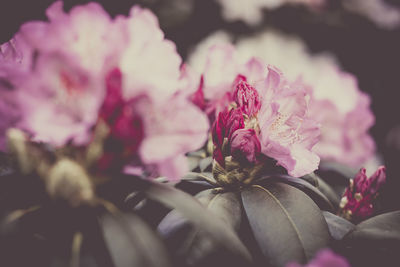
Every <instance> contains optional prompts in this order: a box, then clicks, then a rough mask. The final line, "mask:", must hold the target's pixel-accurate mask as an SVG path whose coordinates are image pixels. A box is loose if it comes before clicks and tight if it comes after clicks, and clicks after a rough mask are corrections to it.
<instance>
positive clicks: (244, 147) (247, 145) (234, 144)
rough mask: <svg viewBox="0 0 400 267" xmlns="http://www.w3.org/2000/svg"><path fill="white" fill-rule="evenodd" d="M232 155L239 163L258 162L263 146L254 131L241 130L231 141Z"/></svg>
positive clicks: (235, 133)
mask: <svg viewBox="0 0 400 267" xmlns="http://www.w3.org/2000/svg"><path fill="white" fill-rule="evenodd" d="M230 145H231V154H232V156H233V157H234V158H235V159H236V160H238V161H243V160H245V161H247V162H250V163H256V162H257V156H258V155H259V154H260V153H261V144H260V140H258V137H257V134H256V132H255V131H254V129H239V130H237V131H235V132H234V133H233V134H232V138H231V140H230Z"/></svg>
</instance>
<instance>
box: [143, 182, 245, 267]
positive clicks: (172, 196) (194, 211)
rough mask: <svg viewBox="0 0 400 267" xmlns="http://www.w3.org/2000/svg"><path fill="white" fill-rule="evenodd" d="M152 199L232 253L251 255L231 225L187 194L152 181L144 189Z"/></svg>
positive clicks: (241, 255) (243, 255) (242, 255)
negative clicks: (183, 218) (172, 210)
mask: <svg viewBox="0 0 400 267" xmlns="http://www.w3.org/2000/svg"><path fill="white" fill-rule="evenodd" d="M144 192H145V193H146V194H147V196H148V197H149V198H151V199H153V200H156V201H159V202H161V203H162V204H164V205H166V206H167V207H170V208H175V209H176V210H177V211H178V212H180V213H181V214H182V215H183V216H184V217H185V218H187V219H188V221H190V222H191V223H193V224H194V225H195V226H196V227H198V228H199V229H201V230H203V231H205V232H207V233H208V234H210V235H211V236H212V237H213V239H214V241H215V242H217V243H218V244H219V245H221V246H223V247H224V248H225V249H227V250H228V251H229V252H231V253H232V254H237V255H238V256H240V257H243V258H245V259H247V260H249V261H250V259H251V256H250V254H249V252H248V251H247V249H246V248H245V247H244V246H243V244H242V242H241V241H240V240H239V238H238V237H237V235H236V234H235V233H234V231H233V229H232V228H231V227H229V226H228V227H227V225H226V223H224V222H223V221H222V220H221V219H220V218H218V217H216V216H214V215H213V213H212V212H210V211H208V210H207V209H206V208H205V207H204V206H203V205H202V204H201V203H200V202H199V201H198V200H196V199H195V198H193V197H192V196H190V195H189V194H187V193H185V192H183V191H180V190H178V189H175V188H173V187H171V186H167V185H164V184H156V183H152V184H151V186H149V187H148V188H147V189H146V190H145V191H144ZM212 218H213V219H212Z"/></svg>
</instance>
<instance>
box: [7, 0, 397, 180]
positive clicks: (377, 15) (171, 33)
mask: <svg viewBox="0 0 400 267" xmlns="http://www.w3.org/2000/svg"><path fill="white" fill-rule="evenodd" d="M52 2H53V1H51V0H39V1H31V0H25V1H23V0H13V1H8V0H3V1H2V5H1V8H0V27H1V28H0V43H3V42H6V41H8V40H9V39H10V38H11V37H12V36H13V34H14V33H15V32H16V31H17V30H18V28H19V27H20V25H21V24H22V23H23V22H25V21H28V20H37V19H40V20H45V19H46V17H45V9H46V8H47V7H48V6H49V5H50V4H51V3H52ZM86 2H89V1H83V0H82V1H76V0H74V1H72V0H65V1H64V3H65V4H64V5H65V8H66V9H67V10H68V9H70V8H71V7H72V6H74V5H76V4H82V3H86ZM97 2H100V3H101V4H102V5H103V7H104V8H105V9H106V10H107V11H108V12H109V13H110V14H111V15H113V16H114V15H116V14H125V15H127V14H128V12H129V9H130V7H131V6H132V5H133V4H141V5H142V6H146V7H148V8H150V9H151V10H153V12H155V13H156V14H157V16H158V17H159V20H160V26H161V28H162V29H163V30H164V32H165V34H166V37H167V38H168V39H171V40H172V41H174V42H175V43H176V45H177V48H178V51H179V53H180V54H181V56H182V57H183V58H184V59H186V58H187V56H188V54H189V53H190V51H192V49H193V48H194V46H195V45H196V44H198V43H199V42H201V41H202V40H203V39H204V38H206V37H207V36H208V35H210V34H212V33H214V32H215V31H218V30H223V31H226V32H228V33H230V34H231V35H232V36H233V38H234V39H235V38H236V39H237V38H242V37H247V36H252V35H255V34H257V33H261V32H263V31H265V30H274V31H277V32H280V33H282V34H289V35H290V36H293V37H296V38H300V39H302V40H303V42H304V43H305V44H306V46H307V47H308V50H309V51H310V53H311V54H315V53H321V52H329V53H331V54H333V55H334V56H335V57H336V59H337V61H338V63H339V65H340V66H341V67H342V69H343V70H344V71H347V72H349V73H352V74H354V75H355V76H356V77H357V79H358V82H359V87H360V89H361V90H363V91H364V92H367V93H368V94H370V95H371V97H372V110H373V112H374V113H375V116H376V123H375V125H374V127H373V128H372V129H371V134H372V135H373V137H374V138H375V140H376V143H377V147H378V152H379V153H380V154H381V155H382V156H383V157H384V159H385V161H386V164H387V165H388V171H389V175H390V176H391V177H392V181H394V182H393V183H396V185H397V186H399V185H400V181H395V180H400V177H396V178H399V179H394V180H393V178H395V176H397V173H399V170H400V164H398V163H399V160H398V159H399V158H400V156H399V154H400V153H399V151H400V119H399V116H400V103H399V100H400V94H399V90H400V53H399V50H400V1H398V0H325V1H324V0H264V2H265V3H264V4H261V2H263V1H260V0H140V1H130V0H119V1H109V0H101V1H97ZM45 41H46V40H43V42H45ZM397 188H400V186H399V187H397Z"/></svg>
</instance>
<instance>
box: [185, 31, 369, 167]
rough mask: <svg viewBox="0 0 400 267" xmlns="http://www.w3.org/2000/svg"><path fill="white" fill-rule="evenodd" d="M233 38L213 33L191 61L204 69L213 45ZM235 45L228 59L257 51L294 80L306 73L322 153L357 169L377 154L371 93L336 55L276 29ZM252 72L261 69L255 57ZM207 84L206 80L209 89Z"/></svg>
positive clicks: (310, 110) (236, 60)
mask: <svg viewBox="0 0 400 267" xmlns="http://www.w3.org/2000/svg"><path fill="white" fill-rule="evenodd" d="M231 42H232V41H231V39H230V37H229V36H228V35H227V34H224V33H223V32H218V33H216V34H214V35H212V36H210V37H209V38H207V39H206V40H204V41H203V42H202V43H200V44H199V45H198V46H197V48H196V49H195V50H194V52H193V54H192V55H191V56H190V57H189V63H190V66H191V67H192V68H193V69H195V70H196V71H203V70H204V69H205V61H206V60H205V59H204V58H207V51H208V49H210V48H211V47H215V46H219V47H221V46H230V47H232V45H231ZM236 48H237V49H236V51H237V52H236V53H235V54H234V55H232V56H231V57H230V58H231V59H232V60H230V61H229V64H233V65H234V66H237V65H240V64H246V62H248V61H249V59H251V58H252V57H258V58H260V59H262V60H263V61H264V62H267V63H268V64H273V65H275V66H277V67H279V68H280V69H281V70H282V71H283V72H284V73H285V76H286V77H287V78H288V79H289V80H292V81H294V80H297V79H301V81H302V82H303V84H304V85H306V88H307V93H308V95H310V101H309V103H308V115H309V117H311V118H313V119H315V120H317V121H318V122H319V123H320V124H321V140H320V141H319V142H318V144H316V145H315V147H314V149H313V150H314V151H315V152H316V153H317V154H318V155H319V156H320V157H321V159H323V160H327V161H336V162H339V163H342V164H346V165H350V166H351V167H354V168H356V169H358V168H359V167H360V165H362V164H365V162H366V161H367V160H369V159H370V158H371V157H372V155H373V153H374V151H375V143H374V141H373V139H372V137H371V136H370V135H369V133H368V131H369V129H370V128H371V127H372V125H373V124H374V121H375V118H374V115H373V113H372V111H371V109H370V98H369V96H368V95H367V94H365V93H363V92H361V91H360V89H359V87H358V84H357V80H356V78H355V77H354V76H353V75H351V74H349V73H346V72H344V71H342V70H341V69H340V68H339V67H338V64H337V62H336V61H335V60H334V58H333V57H332V56H330V55H327V54H319V55H310V53H309V52H308V51H307V48H306V46H305V44H304V43H303V42H302V41H301V40H299V39H294V38H288V37H286V36H284V35H282V34H279V33H274V32H266V33H263V34H261V35H258V36H255V37H251V38H247V39H241V40H239V41H238V42H237V44H236ZM230 50H232V48H230ZM232 62H233V63H232ZM261 70H262V69H261ZM236 72H237V74H238V73H239V71H238V70H236ZM251 73H260V67H259V66H257V64H256V63H254V64H253V71H251ZM257 76H260V74H258V75H256V76H255V77H251V78H250V79H249V77H247V79H248V80H253V81H256V80H257V79H258V78H257ZM206 89H207V81H205V89H204V90H205V92H206V91H207V90H206Z"/></svg>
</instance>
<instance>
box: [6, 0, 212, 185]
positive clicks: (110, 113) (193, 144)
mask: <svg viewBox="0 0 400 267" xmlns="http://www.w3.org/2000/svg"><path fill="white" fill-rule="evenodd" d="M47 16H48V18H49V22H29V23H26V24H24V25H23V26H22V27H21V30H20V32H19V33H18V34H17V36H18V38H20V39H21V40H22V44H24V45H26V46H27V47H28V49H27V51H30V53H26V56H25V55H24V57H23V58H22V61H23V62H25V63H26V64H27V65H28V66H29V67H28V68H26V69H23V70H24V71H22V75H21V76H20V77H19V78H18V79H16V80H17V83H16V85H17V86H16V88H15V90H14V91H15V92H13V98H14V99H17V102H18V105H19V106H20V107H22V108H21V111H22V114H21V117H22V121H21V123H19V124H18V125H17V126H18V127H20V128H22V129H23V130H26V131H28V132H29V133H30V134H31V135H32V137H33V139H34V140H37V141H44V142H49V143H51V144H53V145H56V146H63V145H65V144H67V143H68V144H72V145H78V146H81V145H83V146H86V145H87V144H88V143H89V142H90V140H91V139H92V137H93V129H94V127H95V126H96V125H97V123H98V122H99V121H103V122H105V123H106V124H107V125H108V126H109V128H110V134H109V136H108V137H107V141H106V143H107V145H105V147H104V155H103V156H102V157H101V158H100V160H99V165H101V166H99V169H103V170H107V169H114V170H115V169H121V168H123V167H124V166H125V165H127V164H132V166H135V167H141V168H142V169H148V170H151V171H152V172H153V173H154V175H165V176H167V177H168V178H170V179H178V178H180V176H181V175H182V174H183V173H184V172H185V171H186V170H187V166H186V164H185V163H186V162H184V154H185V153H186V152H188V151H192V150H195V149H198V148H199V147H200V146H202V145H203V144H204V142H205V140H206V138H207V131H208V128H209V125H208V122H207V118H206V116H205V115H204V114H203V113H202V112H201V111H200V110H199V109H198V108H197V107H196V106H194V105H193V104H191V103H190V101H189V100H188V99H187V98H186V97H185V96H184V95H182V94H180V93H179V91H180V90H182V89H185V87H187V86H188V85H184V84H183V83H182V80H181V72H180V64H181V58H180V56H179V55H178V54H177V52H176V48H175V45H174V44H173V43H172V42H171V41H168V40H165V39H164V34H163V32H162V31H161V30H160V28H159V25H158V21H157V18H156V17H155V16H154V15H153V14H152V13H151V12H150V11H149V10H147V9H142V8H140V7H138V6H134V7H133V8H132V9H131V11H130V15H129V17H125V16H117V17H116V18H115V19H111V18H110V16H109V15H108V14H107V13H106V12H105V11H104V10H103V9H102V7H101V6H100V5H99V4H96V3H89V4H87V5H83V6H77V7H74V8H73V9H71V11H70V12H68V13H65V12H64V11H63V10H62V2H56V3H54V4H53V5H52V6H50V7H49V9H48V10H47ZM43 40H46V41H45V42H43ZM6 48H7V50H5V49H4V51H6V52H7V53H4V55H5V56H3V58H4V59H7V62H8V61H9V59H8V58H16V59H18V58H19V55H18V54H17V53H14V52H13V51H12V50H10V49H9V47H6ZM2 51H3V50H2ZM32 51H34V53H32ZM3 58H0V59H3ZM3 61H5V60H3ZM0 64H1V66H3V65H5V64H3V62H1V61H0ZM8 65H9V64H8V63H7V66H8ZM10 68H11V69H12V71H11V73H13V71H14V72H17V68H16V67H13V66H11V67H10ZM1 69H2V68H0V74H1V73H2V72H1ZM7 79H8V78H7ZM8 81H9V79H8V80H7V82H8ZM187 90H188V89H187ZM2 109H3V106H2V105H0V112H2ZM6 124H7V127H9V126H10V125H9V124H10V123H6ZM14 126H16V125H14ZM1 127H2V128H3V126H1ZM109 144H114V145H115V146H113V147H112V148H111V147H110V145H109Z"/></svg>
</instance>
